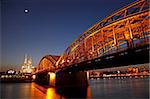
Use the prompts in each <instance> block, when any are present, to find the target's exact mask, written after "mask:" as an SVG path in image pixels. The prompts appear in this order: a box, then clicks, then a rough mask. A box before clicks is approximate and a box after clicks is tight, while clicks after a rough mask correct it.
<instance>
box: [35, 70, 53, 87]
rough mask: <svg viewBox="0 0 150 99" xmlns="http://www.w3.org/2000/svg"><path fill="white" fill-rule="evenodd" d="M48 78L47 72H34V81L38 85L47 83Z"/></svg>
mask: <svg viewBox="0 0 150 99" xmlns="http://www.w3.org/2000/svg"><path fill="white" fill-rule="evenodd" d="M49 78H50V77H49V74H48V72H42V73H38V74H36V77H35V79H34V81H35V82H36V83H37V84H39V85H49Z"/></svg>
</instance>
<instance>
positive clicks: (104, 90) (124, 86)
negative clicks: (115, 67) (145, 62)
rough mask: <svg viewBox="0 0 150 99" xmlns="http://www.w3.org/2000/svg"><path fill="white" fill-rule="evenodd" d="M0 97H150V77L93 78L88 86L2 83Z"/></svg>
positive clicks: (125, 98) (145, 98) (16, 98)
mask: <svg viewBox="0 0 150 99" xmlns="http://www.w3.org/2000/svg"><path fill="white" fill-rule="evenodd" d="M0 92H1V95H0V96H1V97H0V99H6V98H7V99H20V98H21V99H66V98H67V99H68V98H69V99H70V98H74V99H77V98H88V99H93V98H94V99H95V98H96V99H97V98H98V99H137V98H140V99H149V79H123V80H114V79H111V80H108V79H107V80H103V79H101V80H92V81H90V86H88V87H82V88H81V87H62V88H55V87H50V88H44V87H42V86H39V85H38V84H35V83H1V90H0Z"/></svg>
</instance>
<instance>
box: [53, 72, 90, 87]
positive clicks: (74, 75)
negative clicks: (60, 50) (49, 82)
mask: <svg viewBox="0 0 150 99" xmlns="http://www.w3.org/2000/svg"><path fill="white" fill-rule="evenodd" d="M87 85H88V80H87V73H86V72H82V71H80V72H64V71H59V72H57V74H56V86H58V87H65V86H66V87H69V86H87Z"/></svg>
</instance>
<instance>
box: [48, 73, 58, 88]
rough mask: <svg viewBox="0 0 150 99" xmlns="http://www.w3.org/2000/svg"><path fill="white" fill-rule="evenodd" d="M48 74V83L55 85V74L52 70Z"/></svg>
mask: <svg viewBox="0 0 150 99" xmlns="http://www.w3.org/2000/svg"><path fill="white" fill-rule="evenodd" d="M48 74H49V75H50V78H49V82H50V85H52V86H55V79H56V74H55V73H52V72H48Z"/></svg>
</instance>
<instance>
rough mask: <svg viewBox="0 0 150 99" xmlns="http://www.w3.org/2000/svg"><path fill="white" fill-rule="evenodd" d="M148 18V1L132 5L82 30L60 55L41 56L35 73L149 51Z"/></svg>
mask: <svg viewBox="0 0 150 99" xmlns="http://www.w3.org/2000/svg"><path fill="white" fill-rule="evenodd" d="M149 15H150V14H149V3H148V0H138V1H136V2H133V3H132V4H130V5H128V6H126V7H124V8H122V9H120V10H119V11H116V12H115V13H113V14H112V15H110V16H108V17H106V18H104V19H102V20H100V21H99V22H97V23H96V24H94V25H93V26H92V27H90V28H89V29H87V30H86V31H84V32H83V33H82V34H81V35H80V36H79V37H78V38H77V39H76V40H75V41H74V42H72V43H71V44H70V45H69V46H68V47H67V49H66V50H65V51H64V53H63V54H62V55H61V56H53V55H47V56H44V57H43V58H42V59H41V61H40V62H39V64H38V66H37V69H36V71H35V73H38V72H42V71H51V72H55V71H56V70H61V69H62V70H63V69H64V68H72V67H77V68H78V67H80V63H83V64H84V62H85V63H86V64H93V63H94V62H97V63H101V62H102V61H103V62H105V61H109V60H113V59H114V60H115V59H117V58H116V57H124V56H128V55H131V54H132V53H131V54H130V53H129V52H128V51H129V50H130V49H133V50H134V49H136V50H134V53H135V54H136V53H141V52H144V51H145V49H144V50H143V49H142V48H146V50H149V48H148V47H147V46H148V45H149V38H150V33H149V31H150V28H149V21H150V16H149ZM115 54H117V55H118V56H117V55H116V56H115ZM142 55H143V54H142ZM131 56H132V55H131ZM139 56H140V55H139ZM122 59H123V58H122ZM93 60H94V62H93ZM106 63H107V62H106ZM104 64H105V63H104ZM127 65H128V64H127Z"/></svg>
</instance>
